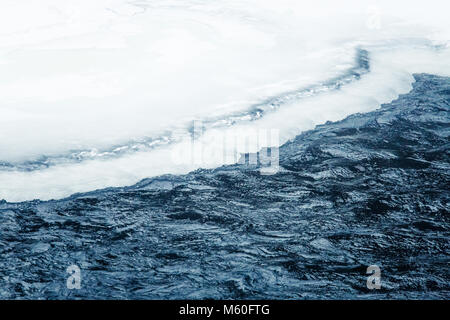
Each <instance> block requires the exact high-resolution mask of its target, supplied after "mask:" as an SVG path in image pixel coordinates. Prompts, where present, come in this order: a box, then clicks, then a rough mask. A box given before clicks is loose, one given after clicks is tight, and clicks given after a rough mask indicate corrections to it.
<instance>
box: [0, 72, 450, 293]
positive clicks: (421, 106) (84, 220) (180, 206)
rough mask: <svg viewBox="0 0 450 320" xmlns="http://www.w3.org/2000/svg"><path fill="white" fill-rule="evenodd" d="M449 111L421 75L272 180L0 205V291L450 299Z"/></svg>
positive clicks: (220, 179)
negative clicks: (377, 271) (371, 273)
mask: <svg viewBox="0 0 450 320" xmlns="http://www.w3.org/2000/svg"><path fill="white" fill-rule="evenodd" d="M449 111H450V78H447V77H438V76H432V75H426V74H419V75H415V83H414V84H413V90H412V91H411V92H410V93H408V94H405V95H402V96H400V97H399V99H397V100H395V101H394V102H392V103H390V104H385V105H383V106H382V108H381V109H379V110H377V111H374V112H369V113H366V114H355V115H352V116H349V117H347V118H346V119H344V120H342V121H338V122H329V123H327V124H324V125H321V126H318V127H317V128H316V129H314V130H312V131H308V132H305V133H303V134H301V135H299V136H298V137H297V138H296V139H294V140H293V141H291V142H288V143H287V144H285V145H283V146H282V147H281V148H280V165H281V167H282V170H281V171H280V172H279V173H277V174H276V175H272V176H262V175H260V173H259V170H258V166H257V165H256V166H248V165H232V166H223V167H220V168H217V169H212V170H198V171H195V172H192V173H190V174H188V175H183V176H177V175H165V176H161V177H157V178H150V179H145V180H143V181H141V182H140V183H138V184H136V185H134V186H131V187H123V188H109V189H105V190H100V191H95V192H90V193H85V194H78V195H74V196H71V197H69V198H66V199H63V200H59V201H32V202H23V203H7V202H5V201H2V202H0V257H1V259H0V297H1V298H4V299H18V298H28V299H30V298H34V299H38V298H46V299H79V298H89V299H161V298H164V299H184V298H188V299H207V298H217V299H219V298H222V299H233V298H242V299H257V298H263V299H266V298H268V299H309V298H314V299H317V298H319V299H321V298H331V299H334V298H343V299H356V298H358V299H374V298H385V299H405V298H406V299H416V298H426V299H448V298H449V297H450V273H449V268H448V265H449V262H450V261H449V258H450V257H449V252H450V251H449V236H450V234H449V230H450V225H449V222H450V221H449V217H450V216H449V203H450V193H449V190H448V185H449V184H450V181H449V174H448V172H449V168H450V153H449V145H450V141H449V127H450V113H449ZM72 264H75V265H78V266H79V267H80V269H81V275H82V282H81V289H80V290H68V289H67V287H66V280H67V278H68V276H69V274H67V273H66V268H67V267H68V266H69V265H72ZM369 265H378V266H379V267H380V268H381V283H382V287H381V290H374V291H370V290H368V289H367V286H366V279H367V274H366V269H367V267H368V266H369Z"/></svg>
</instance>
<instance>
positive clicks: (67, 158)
mask: <svg viewBox="0 0 450 320" xmlns="http://www.w3.org/2000/svg"><path fill="white" fill-rule="evenodd" d="M0 8H1V10H0V27H1V30H2V32H0V163H2V162H3V164H4V165H3V166H1V167H0V168H1V169H0V199H2V198H3V199H6V200H7V201H22V200H30V199H35V198H39V199H52V198H60V197H65V196H68V195H70V194H72V193H75V192H84V191H89V190H94V189H98V188H104V187H109V186H123V185H128V184H132V183H135V182H138V181H139V180H140V179H142V178H146V177H150V176H154V175H159V174H164V173H185V172H188V171H190V170H193V169H196V168H199V167H214V166H217V165H220V164H222V163H223V162H225V161H220V159H219V161H203V162H202V163H201V164H198V163H197V164H194V163H183V164H179V163H178V164H177V163H175V162H174V161H173V153H174V150H175V151H176V150H179V149H183V148H186V147H187V146H189V145H190V143H191V141H190V136H189V135H188V134H187V128H188V126H189V123H190V121H191V120H193V119H203V120H205V121H207V119H216V120H218V121H219V122H220V120H221V119H222V120H224V119H230V115H231V116H232V115H241V116H242V117H241V118H239V119H240V121H231V122H230V123H226V125H223V126H219V127H217V128H210V129H208V130H206V132H204V134H203V135H202V136H201V137H200V138H199V139H200V141H201V142H202V144H203V145H204V146H205V148H207V149H208V150H209V152H210V154H215V152H214V149H215V148H216V149H217V148H223V146H221V145H217V141H215V140H214V137H215V136H217V134H218V131H217V130H219V131H220V132H221V134H223V135H226V134H228V133H231V132H236V130H240V129H242V130H248V129H256V128H260V129H261V128H264V129H279V130H280V141H279V143H284V142H285V141H287V140H288V139H291V138H293V137H295V136H296V135H297V134H299V133H300V132H301V131H303V130H308V129H311V128H313V127H314V126H315V125H317V124H320V123H323V122H325V121H328V120H338V119H341V118H343V117H345V116H347V115H349V114H352V113H355V112H366V111H369V110H373V109H376V108H378V107H379V106H380V104H381V103H385V102H389V101H392V100H393V99H395V98H396V97H397V96H398V95H399V94H402V93H406V92H408V91H409V90H410V89H411V83H412V81H413V78H412V74H413V73H415V72H428V73H434V74H441V75H450V63H449V62H450V50H449V48H448V39H449V28H448V23H447V22H446V19H445V18H446V17H445V13H446V12H448V9H449V8H448V4H447V3H446V2H445V1H429V2H427V3H426V4H421V3H420V2H414V1H398V2H396V3H395V4H391V3H390V2H388V1H377V2H366V1H344V3H342V2H339V3H336V4H335V3H334V2H332V1H323V2H321V3H319V4H316V5H311V4H308V5H305V4H299V3H298V2H296V1H276V2H275V1H252V0H245V1H154V0H152V1H143V0H142V1H124V0H123V1H122V0H99V1H95V2H93V1H64V4H62V3H61V2H60V1H56V0H45V1H39V2H38V1H31V0H29V1H21V2H20V3H17V2H16V1H8V0H5V1H2V4H0ZM358 50H367V52H369V57H370V70H368V72H367V73H364V74H362V75H361V77H357V79H354V80H355V81H348V82H345V83H344V84H343V85H342V86H339V87H338V88H337V90H334V89H336V88H335V87H333V86H327V83H328V84H329V83H330V81H331V82H332V81H335V80H336V79H343V78H342V77H344V76H345V75H346V74H347V73H348V72H349V70H353V68H355V58H356V56H357V54H358ZM307 88H324V89H323V90H319V91H320V92H316V93H314V94H311V96H301V97H299V96H298V95H297V96H296V95H293V96H292V97H293V98H292V99H291V98H289V99H285V100H288V101H284V100H283V103H282V105H279V106H278V107H277V108H276V110H272V111H270V110H269V111H270V112H264V114H263V115H262V116H261V117H259V118H251V117H250V118H249V117H247V116H248V115H249V114H251V112H250V111H251V110H253V109H252V108H254V107H255V106H258V105H261V104H263V103H264V102H267V101H278V100H279V99H281V98H282V97H286V93H290V92H298V91H299V90H300V91H301V90H303V89H307ZM316 91H317V90H316ZM280 97H281V98H280ZM277 99H278V100H277ZM233 119H234V118H233ZM234 120H236V119H234ZM247 120H252V121H247ZM223 122H226V121H225V120H224V121H223ZM227 131H229V132H228V133H227ZM162 132H169V133H170V134H169V135H168V136H169V137H176V139H173V141H171V140H170V139H169V140H167V141H166V140H162V141H160V143H159V144H158V145H157V147H154V148H146V147H144V148H142V147H140V146H139V145H138V147H133V146H134V145H133V146H132V145H131V144H130V143H131V142H133V143H136V141H138V142H139V141H146V142H149V141H150V142H151V141H152V139H153V138H155V139H156V137H161V133H162ZM178 132H180V134H178V135H177V133H178ZM118 146H119V147H120V148H125V149H127V148H128V149H130V150H131V151H130V150H128V151H130V152H128V151H127V152H116V153H112V155H109V156H108V154H107V153H104V152H103V151H102V150H108V151H110V150H116V149H117V148H118ZM264 146H265V145H257V146H254V148H253V149H254V150H245V151H257V149H258V148H260V147H264ZM80 150H81V151H83V152H84V153H83V154H82V155H81V156H79V157H78V158H76V159H74V157H73V156H71V155H73V154H74V153H76V154H78V155H80ZM120 150H122V149H120ZM242 151H243V150H239V148H238V149H237V150H232V151H231V152H232V153H233V152H235V153H239V152H242ZM77 152H78V153H77ZM207 156H208V155H206V157H207ZM42 159H45V160H42ZM48 159H57V160H54V161H53V160H48ZM52 161H53V162H52ZM39 163H41V164H42V163H43V165H37V164H39Z"/></svg>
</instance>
